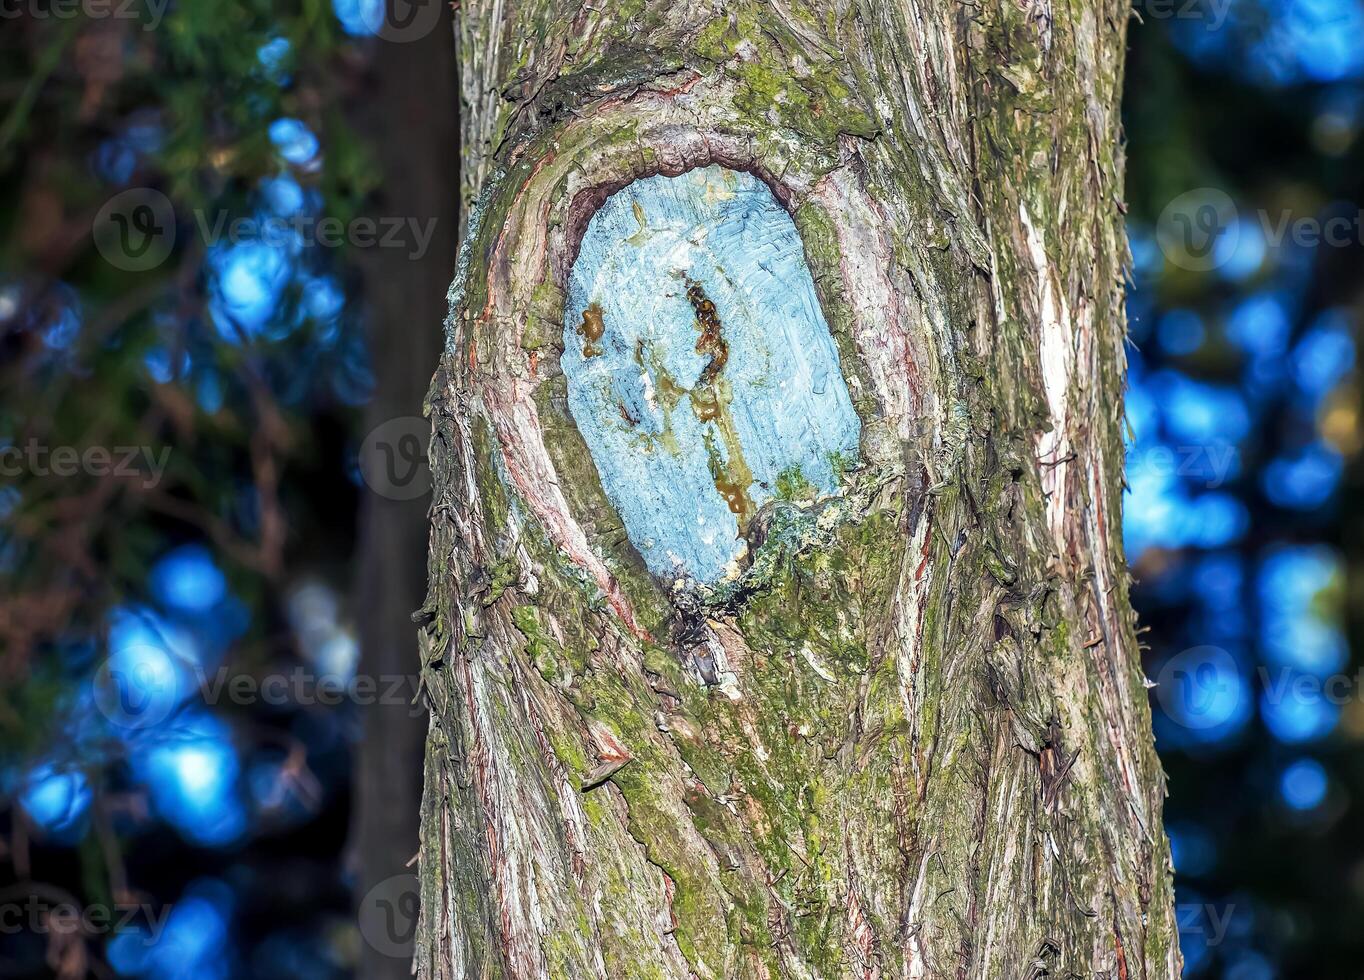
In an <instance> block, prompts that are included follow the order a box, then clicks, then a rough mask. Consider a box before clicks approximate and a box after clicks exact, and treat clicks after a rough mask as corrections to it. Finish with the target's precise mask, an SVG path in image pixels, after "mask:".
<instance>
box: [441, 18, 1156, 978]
mask: <svg viewBox="0 0 1364 980" xmlns="http://www.w3.org/2000/svg"><path fill="white" fill-rule="evenodd" d="M1127 16H1128V14H1127V6H1126V4H1124V3H1121V2H1118V0H1073V2H1066V0H1050V2H1049V0H1029V2H1022V3H1016V2H1011V0H983V2H982V3H979V4H970V5H967V4H959V3H954V2H947V0H893V2H885V3H873V2H870V0H806V2H800V0H773V2H767V3H760V2H744V0H740V2H734V3H726V4H723V5H719V4H714V5H712V4H687V3H673V2H670V0H669V2H649V0H622V2H619V3H614V4H600V5H587V6H584V5H580V4H576V3H572V4H570V3H565V2H563V0H477V2H468V0H466V2H465V4H464V5H463V7H462V9H461V11H460V26H459V35H460V59H461V65H462V68H463V76H462V86H463V94H464V99H463V104H462V109H463V113H464V119H463V123H462V129H463V135H464V152H465V155H466V156H465V163H466V166H465V175H466V186H465V191H466V194H467V195H469V196H471V197H476V198H477V200H478V202H479V203H478V205H477V207H476V209H475V211H474V213H473V216H472V218H471V221H470V227H469V236H468V239H467V242H466V247H465V249H464V251H463V253H462V255H461V271H460V273H459V274H458V276H457V279H456V282H455V284H454V285H453V287H452V289H451V315H450V320H449V322H448V324H447V328H448V340H447V348H446V353H445V356H444V358H443V359H442V362H441V366H440V369H439V371H438V372H437V375H436V379H435V381H434V384H433V388H432V392H431V397H430V406H431V413H432V421H433V426H434V441H433V447H432V461H433V466H434V470H435V477H436V483H437V489H436V499H435V502H434V509H433V526H432V531H431V552H430V578H431V583H430V592H429V596H428V600H427V605H426V607H425V611H426V613H427V620H426V624H425V627H424V629H423V631H422V633H421V641H422V642H421V647H422V653H423V658H424V666H423V677H424V680H425V684H426V690H427V692H428V695H429V698H430V703H431V705H432V715H433V728H432V733H431V736H430V738H429V740H428V744H427V757H426V795H425V798H424V801H423V822H422V855H421V869H420V877H421V888H422V918H421V922H420V925H419V930H418V938H417V971H418V975H419V976H422V977H425V978H428V980H436V978H453V977H468V976H491V977H503V976H506V977H538V976H550V977H592V976H595V977H635V976H639V977H661V976H666V977H688V976H700V977H754V976H783V977H785V976H790V977H841V976H858V977H878V976H885V977H889V976H903V977H958V978H975V977H981V978H984V977H1009V978H1015V977H1037V976H1044V975H1045V976H1058V977H1066V976H1086V977H1088V976H1106V977H1118V978H1128V977H1133V978H1135V977H1142V978H1165V980H1173V978H1175V977H1177V976H1178V975H1179V972H1180V962H1179V954H1178V950H1177V942H1176V931H1175V926H1174V921H1173V911H1172V897H1171V896H1172V889H1171V872H1170V861H1169V852H1168V847H1167V844H1166V842H1165V839H1164V836H1163V832H1162V829H1161V822H1160V818H1161V803H1162V797H1163V786H1164V784H1163V777H1162V774H1161V771H1160V768H1159V764H1158V762H1157V760H1156V757H1155V754H1154V750H1153V746H1152V739H1151V734H1150V717H1149V712H1148V708H1147V705H1146V698H1145V691H1144V686H1143V680H1144V678H1143V675H1142V671H1141V668H1140V663H1139V659H1138V649H1137V643H1136V640H1135V637H1134V631H1133V615H1132V612H1131V609H1130V606H1129V602H1128V578H1127V574H1126V571H1125V567H1124V563H1123V558H1122V550H1121V537H1120V514H1119V494H1120V489H1121V485H1122V461H1123V447H1122V439H1121V432H1120V427H1121V415H1122V409H1121V386H1122V379H1123V368H1124V353H1123V338H1124V329H1125V327H1124V318H1123V311H1122V280H1123V274H1124V264H1125V262H1126V259H1127V252H1126V246H1125V242H1124V237H1123V230H1122V221H1121V216H1120V211H1121V190H1122V155H1121V150H1120V146H1119V135H1118V127H1119V123H1118V111H1117V103H1118V97H1119V92H1120V87H1121V66H1122V53H1123V45H1124V37H1125V31H1126V19H1127ZM710 163H721V164H723V165H725V166H728V167H731V168H734V169H742V170H748V171H752V172H754V173H756V174H757V175H759V176H760V177H762V178H763V179H764V180H766V181H767V182H768V183H769V185H770V186H771V187H772V188H773V190H774V192H775V193H776V194H777V196H778V197H779V198H780V199H781V200H782V201H783V203H784V204H785V205H786V206H787V207H788V208H789V210H790V211H791V213H792V215H793V217H794V219H795V222H796V225H797V227H798V229H799V231H800V233H801V235H802V238H803V241H804V247H805V251H806V256H807V259H808V261H809V264H810V267H811V269H812V270H813V272H814V275H815V280H816V283H817V286H818V290H819V295H820V300H821V302H822V304H823V306H824V313H825V316H826V319H827V320H828V322H829V324H830V327H831V329H832V331H833V333H834V336H835V339H836V341H837V343H838V345H839V350H840V353H841V358H842V364H843V370H844V373H845V374H846V375H847V376H848V379H849V382H850V387H851V388H852V390H853V391H854V393H855V402H856V407H857V410H858V412H859V414H860V415H861V416H862V420H863V436H862V444H861V457H862V460H861V466H860V467H859V468H858V469H857V470H855V471H854V472H853V473H851V474H850V475H849V477H848V482H847V486H846V488H845V490H844V493H843V495H842V497H841V498H840V500H839V502H838V506H837V507H832V508H831V507H825V508H824V509H823V510H822V511H820V513H818V514H816V513H812V512H811V511H810V510H809V509H806V508H802V507H800V506H798V505H795V504H785V505H780V506H778V508H777V512H776V513H775V514H774V515H772V519H771V524H770V527H778V528H780V530H781V533H768V534H767V537H766V541H765V543H762V544H761V547H757V544H758V542H757V541H756V540H755V542H754V545H755V548H757V550H756V557H755V559H754V561H753V563H752V565H751V567H749V568H748V570H747V571H745V572H744V574H743V577H742V578H741V579H740V581H739V583H738V584H737V585H731V586H726V587H723V588H720V589H716V590H714V591H711V592H707V593H705V594H687V595H678V594H675V593H672V592H670V591H668V590H665V589H664V588H663V587H662V586H661V585H660V584H659V583H657V582H656V581H655V580H653V579H652V578H651V577H650V576H649V575H648V574H647V573H646V572H645V571H644V570H643V568H642V565H641V563H640V560H639V558H638V556H637V555H636V554H635V553H634V552H633V551H632V549H631V547H630V545H629V542H628V541H627V539H626V538H625V536H624V534H623V532H622V530H621V525H620V520H619V518H618V517H617V516H616V515H615V514H614V513H613V510H612V508H611V506H610V504H609V503H608V502H607V499H606V497H605V495H604V494H603V491H602V489H601V486H600V484H599V482H598V478H597V475H596V472H595V470H594V467H593V465H592V463H591V460H590V458H589V456H588V453H587V451H586V449H585V447H584V445H583V443H582V440H581V438H580V436H579V435H578V433H577V430H576V428H575V426H574V424H573V421H572V419H571V417H570V416H569V414H568V412H567V409H566V406H565V394H564V393H565V380H564V377H563V374H562V372H561V371H560V369H559V353H560V352H561V349H562V340H561V337H562V318H563V297H564V294H563V287H564V283H565V279H566V276H567V273H568V271H569V269H570V268H571V266H572V261H573V257H574V254H575V248H576V242H577V239H578V237H579V236H581V234H582V231H583V228H584V226H585V224H586V221H587V218H588V217H589V216H590V214H591V212H592V210H593V208H594V207H595V206H596V205H597V204H598V203H599V202H600V201H601V200H602V199H603V198H604V197H605V196H606V194H607V193H609V192H610V191H612V190H614V189H616V188H618V187H620V186H622V185H624V184H625V183H627V182H629V181H630V180H632V179H635V178H638V177H641V176H646V175H650V174H654V173H667V174H675V173H678V172H681V171H684V170H687V169H689V168H692V167H696V166H700V165H705V164H710ZM717 679H722V680H723V683H718V684H717V683H716V680H717Z"/></svg>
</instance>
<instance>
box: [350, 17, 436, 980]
mask: <svg viewBox="0 0 1364 980" xmlns="http://www.w3.org/2000/svg"><path fill="white" fill-rule="evenodd" d="M456 93H457V86H456V68H455V60H454V50H453V44H452V41H451V37H450V29H449V27H448V26H447V22H446V21H442V23H441V24H440V25H439V26H438V27H437V29H435V30H433V31H431V32H430V33H428V34H427V35H426V36H425V37H422V38H421V39H419V40H415V41H411V42H408V43H395V42H388V41H382V40H381V41H377V42H376V43H375V47H374V58H373V61H372V63H371V66H370V71H369V72H368V73H367V75H366V76H365V84H364V86H363V87H362V88H361V90H359V91H358V92H356V93H354V101H355V103H356V111H355V113H354V116H353V120H352V121H353V124H354V125H355V126H356V128H357V130H358V131H359V135H360V136H361V137H362V139H363V140H364V143H365V144H366V146H367V147H368V148H369V149H370V152H371V153H373V154H374V156H375V159H376V162H377V164H378V166H379V168H380V172H381V183H380V186H379V189H378V190H377V192H376V193H375V194H374V195H373V204H372V206H371V208H370V209H369V211H370V213H371V215H372V216H373V217H375V218H377V219H385V218H387V219H393V218H398V219H402V220H409V219H415V220H416V221H417V222H418V223H419V224H420V225H421V226H422V227H423V228H424V227H426V224H427V222H428V221H429V220H431V219H434V220H435V222H436V224H435V233H434V235H432V237H431V245H430V249H429V251H427V252H426V254H425V255H422V256H420V258H414V255H413V252H412V239H411V237H410V236H405V237H404V240H403V242H402V244H401V247H396V248H384V247H376V248H370V249H367V250H362V251H361V269H362V271H363V276H364V280H363V288H364V299H365V304H366V310H365V313H366V320H367V323H368V325H369V347H370V357H371V363H372V365H373V370H374V380H375V386H374V397H373V398H372V399H371V401H370V402H369V404H368V406H367V407H366V410H365V419H364V423H363V427H364V430H365V431H366V432H369V431H371V430H373V429H374V428H375V427H377V426H380V425H382V424H384V423H385V422H389V421H390V420H393V419H400V418H403V417H416V418H420V417H421V415H422V401H423V399H424V397H425V395H426V392H427V389H428V388H429V386H430V383H431V363H432V361H433V360H434V359H435V358H436V357H437V356H438V354H439V352H440V349H441V328H440V324H441V321H442V320H443V319H444V318H445V312H446V298H445V296H446V290H447V287H448V286H449V278H450V274H451V270H453V269H454V264H455V250H456V245H457V238H456V236H457V234H458V230H457V228H458V224H457V223H458V215H459V198H458V190H457V184H456V180H455V175H456V174H457V172H458V169H459V131H458V119H457V113H456V107H457V105H458V100H457V94H456ZM379 227H380V229H381V231H382V229H384V228H385V227H387V226H386V225H383V224H381V225H380V226H379ZM363 501H364V503H363V507H362V512H361V515H360V521H361V528H360V554H359V565H358V576H357V577H358V581H357V583H356V601H355V607H354V608H355V610H356V619H357V622H358V625H359V634H360V647H361V655H360V665H359V672H360V674H361V675H363V676H366V677H373V678H378V679H379V680H378V687H377V691H378V693H380V694H383V693H384V692H385V690H386V689H387V688H390V687H391V686H392V685H391V684H389V683H387V682H386V681H385V680H384V678H392V677H410V676H412V674H413V671H414V666H415V660H414V656H413V645H412V642H411V638H412V619H411V616H412V612H413V610H415V609H416V608H417V607H418V606H419V605H421V601H422V596H423V594H424V592H425V588H426V586H425V567H424V564H423V560H422V556H423V555H424V554H425V553H426V542H427V527H428V519H427V507H428V506H429V504H430V498H429V497H428V496H426V495H422V496H420V497H417V498H416V499H412V500H393V499H388V498H386V497H384V496H382V495H381V494H379V493H377V492H375V491H374V490H373V489H369V488H367V489H366V490H365V491H364V493H363ZM402 690H403V691H406V692H408V693H409V695H410V693H411V690H412V689H411V687H410V685H403V687H402ZM386 701H387V699H385V703H380V704H373V705H366V706H364V707H363V708H362V711H363V719H364V735H363V741H362V742H361V745H360V751H359V756H358V759H357V763H356V778H355V796H354V801H355V814H356V819H355V824H354V830H353V832H352V837H351V849H352V854H353V856H354V860H355V861H356V862H357V865H356V867H357V894H358V895H360V896H363V895H365V894H367V893H368V892H369V891H370V890H371V889H372V888H374V887H375V886H376V885H378V884H379V883H381V882H384V881H386V880H388V879H390V878H392V877H394V876H396V875H402V874H404V873H407V874H410V873H411V870H412V869H411V868H410V867H408V865H409V862H410V861H411V859H412V857H413V855H414V854H415V853H416V851H417V820H418V809H419V804H420V800H421V759H422V745H423V743H424V741H425V738H426V730H427V727H428V719H427V716H426V713H425V710H424V709H422V708H421V707H420V705H417V706H409V705H406V704H391V703H386ZM395 894H396V893H395ZM398 931H399V933H401V932H402V929H399V930H398ZM394 938H395V939H399V938H402V937H401V936H400V935H399V936H395V937H394ZM380 945H383V944H380ZM393 953H394V947H392V946H384V948H382V949H381V948H376V947H375V946H374V945H371V944H369V943H364V944H362V946H361V951H360V955H361V959H360V964H359V969H358V972H357V974H356V975H357V976H360V977H364V978H366V980H384V978H389V977H393V978H397V977H408V976H410V975H411V963H410V962H409V961H408V960H406V959H404V958H402V957H401V956H395V955H393Z"/></svg>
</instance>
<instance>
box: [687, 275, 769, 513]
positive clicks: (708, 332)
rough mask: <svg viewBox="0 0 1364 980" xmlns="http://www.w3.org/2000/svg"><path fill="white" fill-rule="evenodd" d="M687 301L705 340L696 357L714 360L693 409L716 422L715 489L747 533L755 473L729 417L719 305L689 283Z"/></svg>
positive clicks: (712, 448)
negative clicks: (718, 438) (719, 440)
mask: <svg viewBox="0 0 1364 980" xmlns="http://www.w3.org/2000/svg"><path fill="white" fill-rule="evenodd" d="M687 300H688V302H690V303H691V308H692V310H693V311H694V312H695V313H696V327H697V329H698V330H699V331H700V332H701V336H699V337H698V338H697V339H696V353H698V354H701V355H707V354H708V355H710V360H709V361H708V362H707V363H706V366H705V367H704V368H702V370H701V376H700V377H699V378H698V379H697V381H696V387H694V388H693V389H692V392H691V403H692V409H693V410H694V411H695V412H696V417H697V419H698V420H700V421H702V422H714V423H715V426H716V428H717V429H719V431H720V436H721V438H722V439H724V441H725V457H727V459H728V461H726V458H724V457H721V455H720V451H719V448H718V447H717V446H716V445H715V442H714V440H713V439H711V438H710V436H709V435H707V438H706V450H707V452H708V454H709V458H710V475H711V478H712V479H713V480H714V481H715V489H716V490H718V491H719V493H720V496H721V497H723V498H724V499H725V503H726V504H728V506H729V509H730V512H731V513H733V514H735V515H736V516H737V517H738V518H739V531H740V533H742V532H743V531H745V530H746V529H747V525H748V522H749V520H751V519H752V517H753V513H754V511H755V510H756V509H757V508H756V507H754V505H753V498H752V497H750V496H749V494H748V488H749V486H750V485H751V484H752V483H753V471H752V470H751V469H749V467H748V463H747V461H746V460H745V459H744V449H743V446H742V445H741V444H740V442H739V433H738V432H737V431H736V430H735V428H734V420H733V419H732V418H731V417H730V414H729V403H730V401H731V400H732V398H733V395H732V392H731V391H730V388H729V385H728V383H726V382H725V380H724V379H723V378H722V377H721V376H720V375H721V372H723V371H724V369H725V364H726V363H728V361H729V344H728V343H726V342H725V338H724V336H723V335H722V334H721V331H720V316H719V314H718V313H716V311H715V304H714V303H713V302H711V300H710V297H708V296H707V295H706V292H705V290H704V289H703V288H702V287H701V284H700V283H699V282H696V281H695V280H692V279H688V280H687Z"/></svg>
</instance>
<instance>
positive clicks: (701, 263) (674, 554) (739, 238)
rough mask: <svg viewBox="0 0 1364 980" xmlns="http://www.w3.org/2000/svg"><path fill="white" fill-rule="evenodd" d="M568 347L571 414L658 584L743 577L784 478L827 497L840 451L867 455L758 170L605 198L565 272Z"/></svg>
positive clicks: (782, 220) (798, 264)
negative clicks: (742, 564) (760, 512)
mask: <svg viewBox="0 0 1364 980" xmlns="http://www.w3.org/2000/svg"><path fill="white" fill-rule="evenodd" d="M564 347H565V350H564V356H563V360H562V363H563V369H564V373H565V374H566V375H567V377H568V404H569V410H570V411H571V412H572V415H573V418H574V420H575V421H576V422H577V425H578V429H579V431H581V433H582V435H583V438H584V440H585V441H586V442H587V447H588V449H589V451H590V452H591V454H592V459H593V462H594V463H595V464H596V467H597V472H598V473H599V474H600V476H601V480H602V485H603V487H604V489H605V491H606V495H607V497H608V498H609V499H610V501H611V503H612V504H613V505H614V506H615V508H616V510H617V511H618V512H619V513H620V515H621V519H622V520H623V521H624V524H625V530H626V533H627V534H628V535H629V537H630V540H631V541H632V542H633V543H634V545H635V547H636V548H638V549H639V552H640V554H641V555H643V556H644V561H645V564H646V565H647V566H648V567H649V570H650V571H652V572H653V573H654V574H656V575H659V576H662V577H664V578H669V579H672V578H678V577H682V576H685V575H689V576H691V577H693V578H695V579H697V580H698V581H702V582H713V581H716V580H718V579H721V578H724V577H728V576H732V575H734V574H737V572H738V565H737V560H738V559H739V558H741V557H742V556H743V554H744V552H745V549H746V547H747V546H746V544H745V542H744V541H743V539H742V538H741V537H740V533H741V528H743V529H746V528H747V523H748V521H749V519H751V517H752V515H753V513H754V511H755V510H756V509H757V508H758V507H761V506H762V504H763V503H764V502H765V501H767V500H768V499H770V498H771V497H772V496H773V495H774V494H775V493H776V492H777V478H778V476H785V477H787V478H788V479H790V478H791V477H792V476H793V475H794V474H797V473H798V474H799V476H800V477H802V478H803V480H804V481H805V482H806V483H808V484H809V485H810V486H811V487H813V489H814V490H815V491H817V492H819V493H830V492H832V491H834V490H835V489H836V488H837V482H838V475H837V472H836V467H835V463H834V459H835V457H836V456H842V457H843V458H845V459H847V460H849V461H851V460H853V459H855V458H856V456H857V440H858V435H859V433H860V429H861V423H860V421H859V419H858V417H857V413H856V412H855V411H854V410H853V407H852V401H851V399H850V398H849V397H848V388H847V384H846V383H845V381H844V379H843V375H842V372H841V371H840V369H839V361H838V351H837V349H836V348H835V346H834V342H833V338H832V337H831V336H830V334H829V328H828V325H827V324H826V323H825V320H824V315H823V313H822V311H821V310H820V307H819V301H818V299H817V298H816V296H815V288H814V281H813V280H812V279H811V276H810V269H809V267H808V266H807V264H806V261H805V254H804V251H803V250H802V247H801V240H800V235H799V234H798V233H797V232H796V226H795V224H794V222H792V220H791V216H790V215H789V214H787V212H786V211H785V210H784V209H783V208H782V207H781V205H780V204H779V203H778V202H777V200H776V198H774V197H773V196H772V192H771V190H769V189H768V187H767V186H766V185H765V184H763V183H762V182H761V181H760V180H758V179H757V178H756V177H754V176H752V175H751V174H747V173H740V172H736V171H732V170H726V169H724V168H722V167H717V166H711V167H706V168H704V169H698V170H693V171H690V172H688V173H686V174H683V175H682V176H680V177H649V178H645V179H643V180H638V181H635V182H634V183H632V184H630V185H628V186H626V187H625V188H624V189H622V190H620V191H618V192H617V193H615V194H613V195H612V196H611V197H610V198H609V199H607V201H606V203H605V204H603V205H602V207H601V209H600V210H598V211H597V213H596V214H595V215H594V216H593V217H592V220H591V221H590V222H589V224H588V226H587V232H586V234H585V235H584V236H583V241H582V247H581V249H580V251H579V253H578V259H577V262H576V263H575V264H574V266H573V272H572V275H571V276H570V279H569V288H568V301H567V304H566V306H565V310H564ZM795 482H796V483H797V484H798V483H799V481H795Z"/></svg>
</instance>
